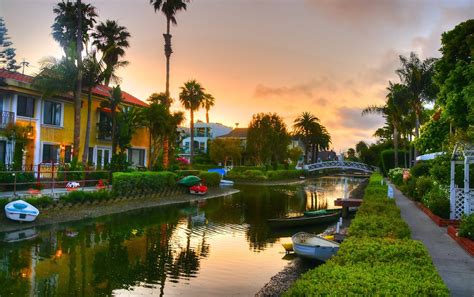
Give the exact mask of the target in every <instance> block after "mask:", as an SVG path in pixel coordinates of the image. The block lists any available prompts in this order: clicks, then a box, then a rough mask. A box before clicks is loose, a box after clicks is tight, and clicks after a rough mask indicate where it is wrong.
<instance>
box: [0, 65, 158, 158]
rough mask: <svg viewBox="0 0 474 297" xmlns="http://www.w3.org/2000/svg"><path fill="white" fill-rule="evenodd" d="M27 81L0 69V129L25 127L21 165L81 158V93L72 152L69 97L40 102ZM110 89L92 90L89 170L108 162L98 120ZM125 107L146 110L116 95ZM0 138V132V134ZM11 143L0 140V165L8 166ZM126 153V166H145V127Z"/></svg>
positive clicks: (103, 118)
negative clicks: (78, 130)
mask: <svg viewBox="0 0 474 297" xmlns="http://www.w3.org/2000/svg"><path fill="white" fill-rule="evenodd" d="M32 80H33V77H31V76H28V75H23V74H20V73H15V72H10V71H7V70H4V69H0V130H2V129H5V127H6V126H7V125H8V124H10V123H17V124H18V125H21V126H26V127H27V134H28V138H29V139H30V141H28V143H27V145H26V147H25V151H24V155H23V165H26V166H31V165H37V164H42V163H51V162H54V163H63V162H64V163H68V162H70V161H71V157H72V153H73V150H74V149H79V157H80V158H81V157H82V154H83V150H84V140H85V134H86V125H87V104H88V103H87V97H86V95H85V94H84V95H83V100H82V108H81V146H80V147H79V148H74V147H73V134H74V105H73V98H72V96H61V97H52V98H49V97H48V98H43V97H42V96H41V93H40V92H38V91H36V90H35V89H34V88H33V87H32V86H31V82H32ZM109 90H110V88H108V87H105V86H98V87H96V88H94V89H93V96H92V109H91V110H92V114H91V133H90V142H89V152H88V161H89V163H90V164H94V165H95V166H104V165H107V164H108V163H110V161H111V157H112V148H111V145H112V141H111V138H110V137H109V136H108V135H106V134H105V133H103V132H102V131H101V130H100V129H99V125H98V123H99V122H100V121H107V120H108V119H109V117H108V113H109V112H110V111H108V110H107V109H103V108H101V107H100V102H101V101H103V100H105V99H106V98H107V97H108V96H109ZM122 97H123V101H124V105H125V106H136V107H147V106H148V105H147V104H146V103H145V102H143V101H141V100H139V99H138V98H136V97H134V96H132V95H130V94H129V93H127V92H124V91H122ZM0 134H1V133H0ZM13 145H14V144H13V143H12V142H11V141H9V140H8V139H7V138H5V137H4V136H1V135H0V163H3V164H11V162H12V159H13ZM131 146H132V147H131V148H130V149H129V150H128V151H127V156H128V161H129V162H130V163H132V164H133V165H134V166H147V165H148V156H149V136H148V131H147V129H146V128H142V129H139V130H138V131H137V133H136V134H135V135H134V136H133V139H132V142H131Z"/></svg>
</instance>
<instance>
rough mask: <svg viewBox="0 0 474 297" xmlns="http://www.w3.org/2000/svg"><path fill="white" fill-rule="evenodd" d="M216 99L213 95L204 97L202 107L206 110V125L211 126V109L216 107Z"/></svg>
mask: <svg viewBox="0 0 474 297" xmlns="http://www.w3.org/2000/svg"><path fill="white" fill-rule="evenodd" d="M215 101H216V99H215V98H214V96H212V95H211V94H205V95H204V101H203V102H202V107H203V108H204V109H205V110H206V123H208V124H209V109H211V107H213V106H214V104H215Z"/></svg>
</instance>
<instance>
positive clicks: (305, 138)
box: [293, 111, 319, 164]
mask: <svg viewBox="0 0 474 297" xmlns="http://www.w3.org/2000/svg"><path fill="white" fill-rule="evenodd" d="M318 122H319V119H318V118H317V117H316V116H314V115H313V114H311V113H310V112H306V111H305V112H303V113H302V114H301V115H300V116H299V117H297V118H296V119H295V120H294V122H293V131H294V133H295V135H297V136H298V137H299V138H300V139H301V141H302V142H303V145H304V150H305V151H304V163H305V164H306V163H308V150H309V147H310V145H311V137H312V133H313V132H314V126H315V125H316V123H318Z"/></svg>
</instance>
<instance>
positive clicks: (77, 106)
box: [72, 0, 82, 158]
mask: <svg viewBox="0 0 474 297" xmlns="http://www.w3.org/2000/svg"><path fill="white" fill-rule="evenodd" d="M76 5H77V28H78V29H77V38H76V59H77V69H78V71H77V82H76V92H75V96H74V150H73V154H72V155H73V157H74V158H77V157H78V156H79V148H80V144H81V91H82V13H81V6H82V4H81V0H77V2H76Z"/></svg>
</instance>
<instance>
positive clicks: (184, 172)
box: [176, 170, 201, 178]
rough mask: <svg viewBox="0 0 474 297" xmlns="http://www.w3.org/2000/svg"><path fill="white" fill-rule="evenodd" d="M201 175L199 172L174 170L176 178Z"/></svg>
mask: <svg viewBox="0 0 474 297" xmlns="http://www.w3.org/2000/svg"><path fill="white" fill-rule="evenodd" d="M200 173H201V171H199V170H176V174H177V175H178V178H181V177H185V176H189V175H195V176H198V175H199V174H200Z"/></svg>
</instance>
